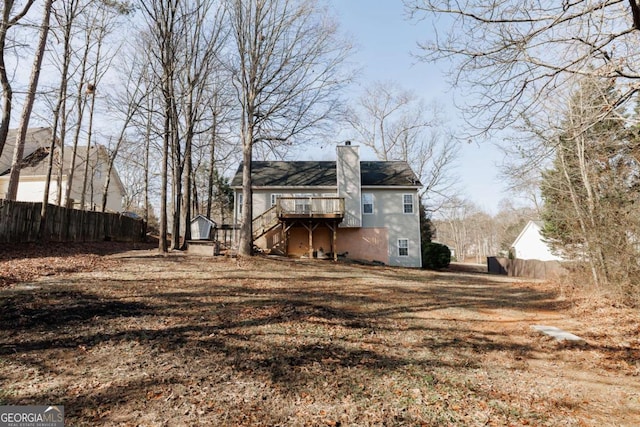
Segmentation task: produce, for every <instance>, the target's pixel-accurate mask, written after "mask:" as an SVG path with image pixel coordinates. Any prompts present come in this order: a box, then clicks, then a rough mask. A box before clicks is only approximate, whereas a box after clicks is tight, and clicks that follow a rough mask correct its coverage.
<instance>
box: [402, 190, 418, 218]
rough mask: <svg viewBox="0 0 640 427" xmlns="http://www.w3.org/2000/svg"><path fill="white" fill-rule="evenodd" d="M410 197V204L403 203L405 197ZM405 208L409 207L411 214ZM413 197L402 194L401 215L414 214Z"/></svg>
mask: <svg viewBox="0 0 640 427" xmlns="http://www.w3.org/2000/svg"><path fill="white" fill-rule="evenodd" d="M407 196H408V197H411V204H409V203H407V202H406V201H405V197H407ZM407 206H411V212H407ZM415 211H416V210H415V197H413V194H403V195H402V213H403V214H405V215H413V214H414V213H415Z"/></svg>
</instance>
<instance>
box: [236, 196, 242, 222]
mask: <svg viewBox="0 0 640 427" xmlns="http://www.w3.org/2000/svg"><path fill="white" fill-rule="evenodd" d="M237 202H238V206H237V208H238V216H242V193H238V199H237Z"/></svg>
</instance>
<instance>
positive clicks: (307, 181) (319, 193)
mask: <svg viewBox="0 0 640 427" xmlns="http://www.w3.org/2000/svg"><path fill="white" fill-rule="evenodd" d="M251 175H252V179H253V209H254V211H253V218H254V220H253V232H254V241H255V245H256V246H258V247H259V248H262V249H263V250H265V251H268V252H275V253H280V254H286V255H291V256H316V257H322V256H323V255H325V254H328V255H330V256H333V257H336V256H337V255H338V254H340V255H345V256H347V257H348V258H352V259H360V260H366V261H377V262H381V263H384V264H388V265H394V266H405V267H421V248H420V217H419V209H420V204H419V201H418V190H419V189H420V187H421V184H420V181H419V180H418V178H417V177H416V175H415V174H414V172H413V171H412V170H411V168H410V167H409V165H408V164H407V163H406V162H399V161H388V162H381V161H360V156H359V151H358V147H357V146H353V145H351V144H350V143H347V144H345V145H340V146H338V147H337V160H336V161H335V162H334V161H292V162H286V161H268V162H252V172H251ZM231 186H232V188H233V189H234V192H235V193H234V194H235V208H234V217H235V220H236V222H238V221H239V218H241V213H242V165H240V167H239V168H238V172H237V173H236V175H235V177H234V179H233V181H232V183H231Z"/></svg>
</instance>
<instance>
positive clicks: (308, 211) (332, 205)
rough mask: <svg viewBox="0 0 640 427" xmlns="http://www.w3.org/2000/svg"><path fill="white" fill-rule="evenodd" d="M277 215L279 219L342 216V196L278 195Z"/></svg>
mask: <svg viewBox="0 0 640 427" xmlns="http://www.w3.org/2000/svg"><path fill="white" fill-rule="evenodd" d="M276 212H277V216H278V218H279V219H280V220H288V219H289V220H292V219H333V220H340V221H342V219H343V218H344V199H343V198H342V197H280V198H278V201H277V209H276Z"/></svg>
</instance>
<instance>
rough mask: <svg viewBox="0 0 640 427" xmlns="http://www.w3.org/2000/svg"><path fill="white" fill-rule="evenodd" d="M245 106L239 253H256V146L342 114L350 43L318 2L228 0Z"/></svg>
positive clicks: (287, 138)
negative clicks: (253, 174) (344, 66)
mask: <svg viewBox="0 0 640 427" xmlns="http://www.w3.org/2000/svg"><path fill="white" fill-rule="evenodd" d="M225 5H226V8H227V10H228V13H229V17H230V22H231V28H232V35H233V42H234V51H233V54H232V58H231V68H232V72H233V84H234V86H235V89H236V92H237V100H238V103H239V107H240V109H241V118H240V140H241V142H242V161H243V171H242V186H243V204H244V205H243V208H242V219H241V222H242V223H241V229H240V242H239V249H238V252H239V254H241V255H250V254H251V252H252V243H253V236H252V224H251V222H252V216H253V208H252V207H253V204H252V194H253V193H252V188H251V185H252V181H251V162H252V157H253V150H254V147H255V146H256V145H257V144H260V143H262V144H269V145H271V146H272V147H276V146H277V145H279V144H284V143H291V139H292V138H293V137H294V136H296V135H300V137H301V134H304V133H305V132H309V131H311V130H313V129H317V128H318V127H320V126H322V125H323V124H324V125H326V124H327V119H329V118H330V117H331V116H332V114H333V113H336V112H338V111H339V109H340V103H339V102H338V96H337V94H338V93H339V88H340V87H341V85H343V84H344V83H345V82H346V81H347V79H348V76H347V75H345V74H343V73H342V69H341V68H340V66H341V64H342V63H343V61H344V59H345V58H346V55H347V54H348V52H349V46H348V45H347V44H345V43H344V42H342V41H341V40H339V39H338V28H337V27H336V25H335V24H334V23H333V22H332V21H331V20H330V19H329V18H328V17H327V16H326V14H325V13H323V11H322V10H321V9H320V8H319V6H318V3H317V2H316V1H313V0H311V1H302V0H256V1H243V0H225Z"/></svg>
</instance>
